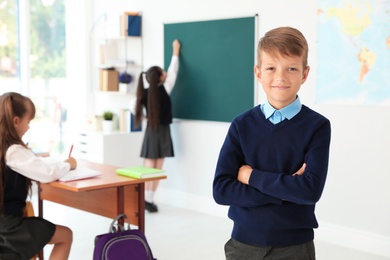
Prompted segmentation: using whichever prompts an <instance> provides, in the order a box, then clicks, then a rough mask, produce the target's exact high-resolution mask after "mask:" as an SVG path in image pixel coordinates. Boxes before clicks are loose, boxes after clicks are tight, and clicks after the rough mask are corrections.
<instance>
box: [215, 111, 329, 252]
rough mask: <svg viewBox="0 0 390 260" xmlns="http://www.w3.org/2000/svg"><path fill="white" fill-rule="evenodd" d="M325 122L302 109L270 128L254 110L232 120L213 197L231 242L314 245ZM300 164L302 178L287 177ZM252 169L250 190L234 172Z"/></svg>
mask: <svg viewBox="0 0 390 260" xmlns="http://www.w3.org/2000/svg"><path fill="white" fill-rule="evenodd" d="M330 132H331V130H330V122H329V120H328V119H326V118H325V117H324V116H322V115H320V114H319V113H317V112H315V111H313V110H311V109H310V108H308V107H306V106H304V105H302V109H301V111H300V112H299V113H298V114H297V115H296V116H294V117H293V118H292V119H291V120H287V119H286V120H284V121H282V122H280V123H279V124H276V125H274V124H272V123H271V122H270V121H269V120H267V119H266V118H265V116H264V114H263V113H262V112H261V110H260V107H259V106H256V107H255V108H252V109H251V110H248V111H247V112H245V113H243V114H241V115H239V116H238V117H236V118H235V119H234V120H233V122H232V124H231V126H230V128H229V131H228V134H227V136H226V139H225V142H224V144H223V146H222V148H221V151H220V155H219V158H218V162H217V167H216V172H215V177H214V182H213V195H214V199H215V201H216V202H217V203H218V204H222V205H229V206H230V208H229V218H231V219H232V220H233V222H234V227H233V231H232V238H234V239H236V240H238V241H240V242H242V243H246V244H250V245H258V246H288V245H297V244H302V243H305V242H308V241H311V240H313V239H314V231H313V228H317V227H318V223H317V220H316V217H315V214H314V210H315V203H316V202H317V201H318V200H319V199H320V197H321V194H322V191H323V189H324V185H325V180H326V175H327V170H328V159H329V145H330ZM303 163H306V164H307V166H306V170H305V172H304V173H303V175H302V176H292V174H293V173H295V172H296V171H298V170H299V169H300V168H301V167H302V165H303ZM244 164H247V165H250V166H251V167H252V168H253V171H252V174H251V177H250V179H249V185H246V184H243V183H241V182H239V181H238V180H237V174H238V170H239V168H240V167H241V166H242V165H244Z"/></svg>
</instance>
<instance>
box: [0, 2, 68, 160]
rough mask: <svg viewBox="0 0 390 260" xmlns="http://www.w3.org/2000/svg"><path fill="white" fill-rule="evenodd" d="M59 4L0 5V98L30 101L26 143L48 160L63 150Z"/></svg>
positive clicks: (63, 70)
mask: <svg viewBox="0 0 390 260" xmlns="http://www.w3.org/2000/svg"><path fill="white" fill-rule="evenodd" d="M64 1H65V0H29V1H25V0H23V1H20V0H19V1H17V0H0V10H1V12H0V61H1V62H0V86H2V87H1V90H0V91H1V92H0V93H3V92H6V91H15V92H20V93H22V94H24V95H27V96H29V97H30V98H31V99H32V100H33V102H34V104H35V106H36V111H37V113H36V117H35V119H34V120H33V121H32V122H31V123H30V131H29V132H28V134H27V135H26V136H25V138H26V141H28V142H29V143H30V146H31V147H33V148H39V149H42V150H45V151H49V152H50V153H51V154H62V153H63V152H64V146H65V145H64V142H65V141H64V135H63V126H64V123H65V121H66V109H65V107H64V105H63V104H62V98H63V97H64V93H65V92H66V44H65V43H66V35H65V17H66V16H65V2H64ZM3 86H5V87H3ZM65 96H66V95H65Z"/></svg>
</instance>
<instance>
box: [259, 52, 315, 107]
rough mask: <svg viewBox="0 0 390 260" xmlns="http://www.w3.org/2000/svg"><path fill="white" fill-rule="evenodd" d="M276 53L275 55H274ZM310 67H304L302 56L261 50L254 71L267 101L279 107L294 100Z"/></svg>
mask: <svg viewBox="0 0 390 260" xmlns="http://www.w3.org/2000/svg"><path fill="white" fill-rule="evenodd" d="M275 54H276V55H275ZM309 70H310V67H309V66H306V67H304V65H303V62H302V57H299V56H282V55H281V54H280V53H278V52H275V53H272V54H271V53H267V52H264V51H262V52H261V61H260V65H258V66H255V68H254V71H255V75H256V78H257V80H258V81H259V83H260V84H261V85H262V87H263V89H264V92H265V93H266V95H267V99H268V102H269V103H270V104H271V105H272V106H273V107H274V108H275V109H281V108H283V107H285V106H288V105H289V104H291V103H292V102H294V100H295V98H296V95H297V93H298V91H299V89H300V87H301V85H302V84H303V83H304V82H305V81H306V79H307V76H308V74H309Z"/></svg>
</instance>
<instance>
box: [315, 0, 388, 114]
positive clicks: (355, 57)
mask: <svg viewBox="0 0 390 260" xmlns="http://www.w3.org/2000/svg"><path fill="white" fill-rule="evenodd" d="M317 13H318V21H317V27H318V53H317V55H318V65H317V68H318V71H317V75H318V78H317V85H316V102H317V103H322V104H351V105H373V106H389V105H390V0H342V1H340V0H318V12H317Z"/></svg>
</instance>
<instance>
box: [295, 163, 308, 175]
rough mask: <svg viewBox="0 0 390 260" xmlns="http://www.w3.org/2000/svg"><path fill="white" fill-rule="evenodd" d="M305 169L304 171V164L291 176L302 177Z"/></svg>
mask: <svg viewBox="0 0 390 260" xmlns="http://www.w3.org/2000/svg"><path fill="white" fill-rule="evenodd" d="M305 169H306V163H304V164H303V165H302V167H301V168H300V169H299V170H298V171H297V172H296V173H294V174H293V175H292V176H295V175H299V176H302V175H303V173H304V172H305Z"/></svg>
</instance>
